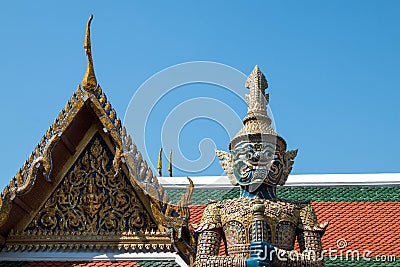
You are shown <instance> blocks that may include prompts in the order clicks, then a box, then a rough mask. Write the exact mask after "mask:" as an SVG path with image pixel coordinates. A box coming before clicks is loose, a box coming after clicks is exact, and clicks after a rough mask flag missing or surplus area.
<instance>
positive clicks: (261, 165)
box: [242, 161, 269, 172]
mask: <svg viewBox="0 0 400 267" xmlns="http://www.w3.org/2000/svg"><path fill="white" fill-rule="evenodd" d="M244 163H245V164H246V165H245V166H243V169H242V170H243V171H245V172H248V171H252V170H266V169H267V168H268V165H269V164H268V162H266V161H259V162H254V161H245V162H244Z"/></svg>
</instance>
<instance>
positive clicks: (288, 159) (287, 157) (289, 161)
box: [278, 149, 298, 185]
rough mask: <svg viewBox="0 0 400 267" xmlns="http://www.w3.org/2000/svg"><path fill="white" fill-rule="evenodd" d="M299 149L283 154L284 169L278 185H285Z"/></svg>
mask: <svg viewBox="0 0 400 267" xmlns="http://www.w3.org/2000/svg"><path fill="white" fill-rule="evenodd" d="M297 152H298V149H295V150H289V151H286V152H285V153H284V154H283V170H282V175H281V177H280V178H279V181H278V185H284V184H285V183H286V181H287V179H288V177H289V174H290V172H291V171H292V167H293V164H294V159H295V158H296V156H297Z"/></svg>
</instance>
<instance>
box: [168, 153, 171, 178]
mask: <svg viewBox="0 0 400 267" xmlns="http://www.w3.org/2000/svg"><path fill="white" fill-rule="evenodd" d="M168 172H169V177H172V149H171V150H170V151H169V160H168Z"/></svg>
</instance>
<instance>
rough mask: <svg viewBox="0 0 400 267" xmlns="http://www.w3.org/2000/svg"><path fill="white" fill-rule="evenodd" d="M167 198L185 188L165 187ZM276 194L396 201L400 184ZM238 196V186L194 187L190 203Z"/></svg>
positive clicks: (301, 189)
mask: <svg viewBox="0 0 400 267" xmlns="http://www.w3.org/2000/svg"><path fill="white" fill-rule="evenodd" d="M166 191H167V193H168V196H169V198H170V199H171V201H172V202H173V203H177V202H178V200H179V199H180V196H181V195H182V194H183V193H185V189H166ZM277 191H278V192H277V193H278V196H279V197H280V198H285V199H294V200H310V201H332V202H343V201H349V202H397V201H399V200H400V186H353V187H278V189H277ZM236 197H239V188H232V189H196V187H195V189H194V192H193V196H192V204H193V205H198V204H206V203H207V202H208V199H212V200H223V199H230V198H236Z"/></svg>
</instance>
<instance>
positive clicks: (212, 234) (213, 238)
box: [194, 203, 246, 267]
mask: <svg viewBox="0 0 400 267" xmlns="http://www.w3.org/2000/svg"><path fill="white" fill-rule="evenodd" d="M195 231H196V232H197V233H199V238H198V241H197V252H196V260H195V264H194V265H195V266H196V267H200V266H204V267H209V266H215V267H245V266H246V259H244V258H239V257H230V256H218V252H219V247H220V244H221V239H222V234H223V232H222V227H221V220H220V216H219V212H218V203H211V204H208V205H207V208H206V209H205V210H204V213H203V217H202V219H201V222H200V224H199V225H198V226H196V227H195Z"/></svg>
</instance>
